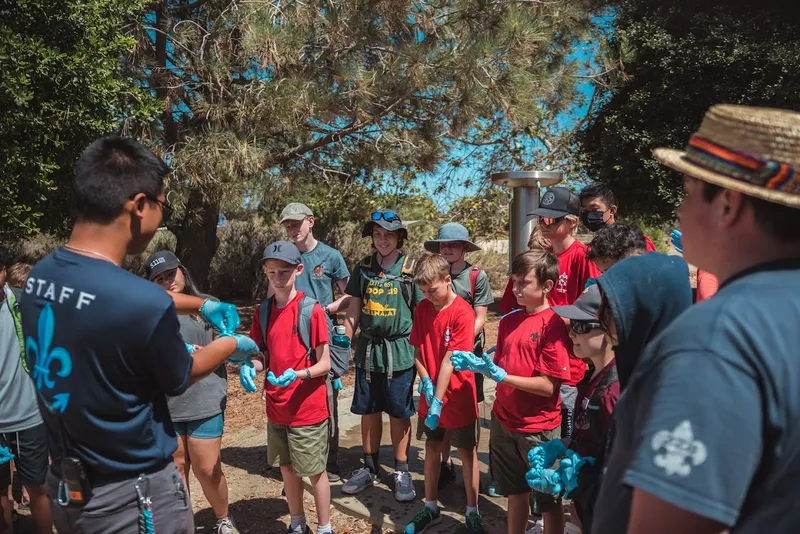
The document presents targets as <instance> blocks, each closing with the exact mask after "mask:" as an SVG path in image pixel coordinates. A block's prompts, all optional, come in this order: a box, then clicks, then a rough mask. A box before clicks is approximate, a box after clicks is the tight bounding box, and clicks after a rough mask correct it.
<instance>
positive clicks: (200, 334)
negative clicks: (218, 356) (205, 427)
mask: <svg viewBox="0 0 800 534" xmlns="http://www.w3.org/2000/svg"><path fill="white" fill-rule="evenodd" d="M178 321H179V322H180V325H181V337H182V338H183V340H184V341H185V342H186V343H189V344H190V345H199V346H201V347H205V346H206V345H208V344H209V343H211V340H212V334H213V331H212V330H211V327H210V326H209V325H207V324H206V323H205V322H204V321H203V320H202V319H197V318H195V317H194V316H189V315H180V316H178ZM227 400H228V373H227V371H226V369H225V364H224V363H223V364H222V365H220V366H219V367H217V369H216V370H215V371H214V372H213V373H211V374H210V375H208V376H207V377H205V378H204V379H202V380H201V381H199V382H195V383H194V384H192V385H191V386H189V389H187V390H186V391H185V392H184V393H183V394H182V395H178V396H177V397H167V407H169V415H170V417H172V420H173V421H176V422H184V421H196V420H198V419H206V418H208V417H213V416H215V415H218V414H220V413H222V412H224V411H225V404H226V402H227Z"/></svg>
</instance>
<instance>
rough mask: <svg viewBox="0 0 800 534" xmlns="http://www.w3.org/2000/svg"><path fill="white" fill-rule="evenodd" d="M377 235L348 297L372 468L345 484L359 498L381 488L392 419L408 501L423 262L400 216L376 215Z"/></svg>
mask: <svg viewBox="0 0 800 534" xmlns="http://www.w3.org/2000/svg"><path fill="white" fill-rule="evenodd" d="M361 235H362V236H363V237H371V238H372V245H373V247H374V248H375V252H374V253H373V254H370V255H369V256H366V257H364V258H363V259H362V260H361V261H360V262H359V264H358V265H356V267H355V268H354V269H353V275H352V276H351V277H350V281H349V282H348V284H347V289H346V291H345V292H346V293H347V294H348V295H350V296H352V297H355V298H352V299H350V301H349V303H348V308H347V321H346V323H345V328H346V331H347V336H348V337H349V338H350V339H353V334H354V333H355V330H356V328H357V327H358V326H359V325H360V326H361V335H360V336H359V338H358V342H357V343H356V352H355V364H356V379H355V388H354V394H353V405H352V407H351V411H352V412H353V413H355V414H358V415H361V440H362V444H363V448H364V468H362V469H359V470H357V471H356V472H355V473H353V476H352V477H351V478H350V479H349V480H348V481H347V482H346V483H345V484H344V485H343V486H342V492H343V493H349V494H355V493H359V492H361V491H363V490H364V489H365V488H367V487H369V486H372V485H373V484H375V480H376V479H377V478H378V474H379V466H380V463H379V461H378V450H379V448H380V444H381V431H382V429H383V421H382V417H381V414H382V413H383V412H386V413H387V414H389V423H390V426H391V434H392V448H393V449H394V461H395V473H394V478H395V488H394V496H395V498H396V499H397V500H398V501H400V502H407V501H412V500H414V498H415V497H416V492H415V491H414V486H413V484H412V482H411V474H410V473H409V470H408V450H409V446H410V444H411V416H412V415H414V413H415V412H416V410H415V408H414V379H415V378H416V370H415V368H414V348H413V347H411V345H409V342H408V338H409V334H410V333H411V322H412V310H413V309H414V307H415V306H416V304H417V303H418V302H420V301H421V300H422V299H423V296H422V293H421V292H420V291H419V289H418V288H417V286H416V284H415V283H414V280H413V276H414V267H415V262H414V260H413V259H411V258H410V257H408V256H405V255H404V254H403V253H402V252H401V251H400V248H401V247H402V246H403V241H404V240H405V239H407V238H408V232H407V231H406V228H405V227H404V226H403V223H402V220H401V218H400V215H399V214H397V213H395V212H394V211H391V210H386V209H381V210H378V211H376V212H374V213H373V214H372V215H371V216H370V220H369V221H367V223H366V224H365V225H364V229H363V231H362V233H361Z"/></svg>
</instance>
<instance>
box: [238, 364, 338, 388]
mask: <svg viewBox="0 0 800 534" xmlns="http://www.w3.org/2000/svg"><path fill="white" fill-rule="evenodd" d="M255 379H256V368H255V367H254V366H253V363H252V362H247V363H245V364H243V365H242V366H241V367H240V368H239V383H241V384H242V387H243V388H244V390H245V391H247V392H248V393H255V392H256V390H258V387H257V386H256V383H255ZM295 380H297V371H295V370H294V369H292V368H289V369H287V370H285V371H284V372H283V373H281V375H280V376H275V373H273V372H272V371H270V372H268V373H267V382H269V383H270V384H272V385H273V386H278V387H283V388H285V387H287V386H289V385H290V384H291V383H292V382H294V381H295ZM333 389H334V390H336V391H341V389H342V381H341V379H339V378H337V379H335V380H334V381H333Z"/></svg>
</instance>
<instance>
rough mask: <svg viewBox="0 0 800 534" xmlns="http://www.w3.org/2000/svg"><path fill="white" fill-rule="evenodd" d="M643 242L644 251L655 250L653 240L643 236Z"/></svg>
mask: <svg viewBox="0 0 800 534" xmlns="http://www.w3.org/2000/svg"><path fill="white" fill-rule="evenodd" d="M644 242H645V243H646V244H647V247H646V248H645V252H656V246H655V245H654V244H653V240H652V239H650V238H649V237H647V236H644Z"/></svg>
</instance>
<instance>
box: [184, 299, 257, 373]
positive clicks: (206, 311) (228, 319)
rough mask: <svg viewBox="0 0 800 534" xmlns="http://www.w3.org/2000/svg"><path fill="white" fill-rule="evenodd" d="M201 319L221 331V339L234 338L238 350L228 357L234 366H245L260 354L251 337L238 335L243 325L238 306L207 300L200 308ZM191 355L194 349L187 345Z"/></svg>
mask: <svg viewBox="0 0 800 534" xmlns="http://www.w3.org/2000/svg"><path fill="white" fill-rule="evenodd" d="M200 317H202V318H203V320H204V321H206V322H207V323H209V324H210V325H211V326H213V327H214V328H216V329H217V330H219V332H220V337H233V338H235V339H236V350H235V351H234V352H233V354H231V355H230V356H228V361H229V362H230V363H232V364H234V365H243V364H245V363H249V362H250V358H252V357H253V356H255V355H256V354H258V352H259V350H258V344H256V342H255V341H253V340H252V339H250V337H249V336H242V335H239V334H236V333H235V332H236V329H237V328H239V325H240V324H241V319H239V312H238V311H236V306H234V305H233V304H229V303H227V302H217V301H215V300H206V301H205V302H204V303H203V306H202V307H201V308H200ZM186 349H187V350H188V351H189V353H190V354H191V353H192V352H194V350H195V349H194V347H191V348H190V347H189V345H188V344H187V345H186Z"/></svg>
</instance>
